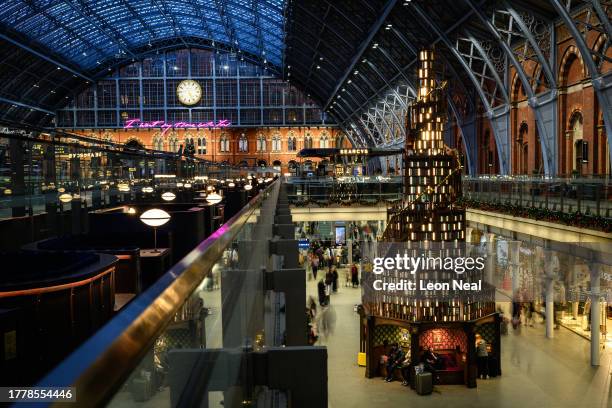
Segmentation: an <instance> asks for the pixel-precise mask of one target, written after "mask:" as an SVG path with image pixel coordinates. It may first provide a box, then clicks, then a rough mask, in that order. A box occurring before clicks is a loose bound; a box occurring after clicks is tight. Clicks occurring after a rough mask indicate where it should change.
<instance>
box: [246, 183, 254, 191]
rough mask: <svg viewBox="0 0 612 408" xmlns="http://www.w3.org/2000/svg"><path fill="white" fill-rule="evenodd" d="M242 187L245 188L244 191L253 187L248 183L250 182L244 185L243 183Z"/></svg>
mask: <svg viewBox="0 0 612 408" xmlns="http://www.w3.org/2000/svg"><path fill="white" fill-rule="evenodd" d="M244 189H245V191H250V190H252V189H253V186H252V185H250V184H245V185H244Z"/></svg>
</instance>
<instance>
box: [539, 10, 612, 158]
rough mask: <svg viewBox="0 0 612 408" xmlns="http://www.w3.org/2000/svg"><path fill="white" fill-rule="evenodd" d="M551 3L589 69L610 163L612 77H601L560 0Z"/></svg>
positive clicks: (589, 51)
mask: <svg viewBox="0 0 612 408" xmlns="http://www.w3.org/2000/svg"><path fill="white" fill-rule="evenodd" d="M549 1H550V3H551V4H552V5H553V7H554V8H555V10H556V11H557V13H558V14H559V16H560V17H561V20H563V23H564V24H565V26H566V27H567V29H568V30H569V32H570V33H571V35H572V37H573V38H574V41H576V46H577V47H578V50H579V51H580V55H582V60H583V61H584V64H585V65H586V67H587V70H588V73H589V76H590V77H591V83H592V84H593V88H594V89H595V94H596V95H597V100H598V102H599V106H600V107H601V109H602V111H603V119H604V124H605V126H606V136H607V138H608V147H609V149H608V150H609V151H610V161H611V162H612V75H605V76H604V75H601V73H600V72H599V70H598V69H597V64H595V61H594V60H593V55H592V54H591V50H590V49H589V47H588V46H587V44H586V41H585V40H584V38H583V37H582V33H581V32H580V31H579V30H578V28H577V27H576V25H575V24H574V22H573V20H572V18H571V17H570V15H569V13H568V12H567V10H566V9H565V7H564V6H563V5H562V4H561V3H560V2H559V0H549ZM593 1H596V0H593ZM608 40H610V37H608Z"/></svg>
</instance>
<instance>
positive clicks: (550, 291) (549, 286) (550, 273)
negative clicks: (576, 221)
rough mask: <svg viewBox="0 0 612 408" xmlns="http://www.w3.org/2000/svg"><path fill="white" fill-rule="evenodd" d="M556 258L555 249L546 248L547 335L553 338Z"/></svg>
mask: <svg viewBox="0 0 612 408" xmlns="http://www.w3.org/2000/svg"><path fill="white" fill-rule="evenodd" d="M554 259H556V255H555V251H552V250H550V249H545V250H544V284H545V287H546V296H545V299H546V312H545V316H546V337H547V338H549V339H552V338H553V337H554V325H555V314H554V301H555V299H554V297H555V286H554V285H555V279H554V275H555V272H556V271H555V265H554V262H553V260H554Z"/></svg>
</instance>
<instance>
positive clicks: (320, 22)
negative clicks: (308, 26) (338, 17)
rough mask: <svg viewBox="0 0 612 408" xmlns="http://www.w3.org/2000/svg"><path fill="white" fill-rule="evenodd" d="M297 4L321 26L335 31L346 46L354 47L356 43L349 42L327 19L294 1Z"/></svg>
mask: <svg viewBox="0 0 612 408" xmlns="http://www.w3.org/2000/svg"><path fill="white" fill-rule="evenodd" d="M293 4H295V6H296V7H298V8H300V10H302V11H303V12H304V13H306V14H308V16H309V17H310V18H312V19H313V20H315V21H317V22H318V23H319V24H320V25H321V27H323V28H324V29H326V30H329V31H330V32H331V33H333V34H334V35H335V36H336V37H337V38H338V39H339V40H340V41H342V42H343V43H344V45H346V48H348V49H353V47H354V45H353V44H351V43H349V42H348V41H347V40H346V39H345V38H344V36H343V35H341V34H340V33H339V32H338V31H336V30H335V29H334V28H333V27H332V26H330V25H328V24H327V23H326V22H325V20H322V19H321V18H319V16H317V15H316V14H314V13H312V12H311V11H310V10H308V9H306V8H304V6H303V5H302V4H301V3H300V2H295V3H293ZM315 38H320V35H318V34H317V35H316V36H315Z"/></svg>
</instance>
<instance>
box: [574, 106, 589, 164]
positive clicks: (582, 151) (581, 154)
mask: <svg viewBox="0 0 612 408" xmlns="http://www.w3.org/2000/svg"><path fill="white" fill-rule="evenodd" d="M570 131H571V132H572V171H578V172H580V170H581V169H582V163H583V162H586V160H587V157H588V155H587V151H588V148H587V142H585V141H584V139H583V130H582V113H580V112H574V114H573V115H572V118H571V119H570ZM585 156H587V157H585Z"/></svg>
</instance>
